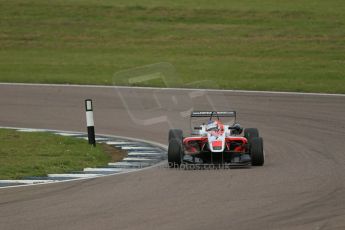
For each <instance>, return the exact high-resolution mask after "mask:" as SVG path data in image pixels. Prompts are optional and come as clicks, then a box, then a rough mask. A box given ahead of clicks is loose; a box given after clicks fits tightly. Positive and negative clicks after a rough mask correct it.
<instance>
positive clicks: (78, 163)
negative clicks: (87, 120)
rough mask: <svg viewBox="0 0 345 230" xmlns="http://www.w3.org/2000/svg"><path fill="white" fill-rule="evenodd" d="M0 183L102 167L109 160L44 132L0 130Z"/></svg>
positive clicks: (96, 150) (73, 140) (70, 140)
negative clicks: (4, 180)
mask: <svg viewBox="0 0 345 230" xmlns="http://www.w3.org/2000/svg"><path fill="white" fill-rule="evenodd" d="M0 146H1V148H0V179H1V180H3V179H21V178H23V177H25V176H46V175H47V174H48V173H64V172H72V171H77V170H82V169H83V168H85V167H96V166H104V165H106V164H107V163H108V162H110V160H111V157H110V155H109V154H106V153H105V151H104V150H103V148H102V147H101V146H96V148H94V147H92V146H90V145H89V144H88V143H87V141H85V140H79V139H76V138H72V137H63V136H60V135H55V134H51V133H46V132H38V133H24V132H17V131H15V130H8V129H0Z"/></svg>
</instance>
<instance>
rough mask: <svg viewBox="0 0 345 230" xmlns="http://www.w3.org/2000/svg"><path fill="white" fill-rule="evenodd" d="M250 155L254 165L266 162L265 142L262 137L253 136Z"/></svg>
mask: <svg viewBox="0 0 345 230" xmlns="http://www.w3.org/2000/svg"><path fill="white" fill-rule="evenodd" d="M250 157H251V160H252V165H253V166H262V165H263V164H264V162H265V156H264V144H263V139H262V138H261V137H253V138H252V139H251V140H250Z"/></svg>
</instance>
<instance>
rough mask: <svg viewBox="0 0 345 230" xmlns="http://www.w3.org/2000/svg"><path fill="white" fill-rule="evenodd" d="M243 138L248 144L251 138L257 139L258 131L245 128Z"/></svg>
mask: <svg viewBox="0 0 345 230" xmlns="http://www.w3.org/2000/svg"><path fill="white" fill-rule="evenodd" d="M244 137H245V138H247V140H248V141H249V142H250V141H251V139H252V138H255V137H259V130H258V129H257V128H246V129H245V130H244Z"/></svg>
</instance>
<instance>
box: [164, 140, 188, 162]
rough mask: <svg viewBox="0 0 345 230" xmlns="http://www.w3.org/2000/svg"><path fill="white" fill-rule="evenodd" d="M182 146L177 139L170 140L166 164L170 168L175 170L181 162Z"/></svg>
mask: <svg viewBox="0 0 345 230" xmlns="http://www.w3.org/2000/svg"><path fill="white" fill-rule="evenodd" d="M183 155H184V154H183V146H182V142H181V141H180V140H179V139H176V138H174V139H171V140H170V141H169V147H168V162H169V167H170V168H176V167H178V166H180V165H181V163H182V161H183Z"/></svg>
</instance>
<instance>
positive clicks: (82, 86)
mask: <svg viewBox="0 0 345 230" xmlns="http://www.w3.org/2000/svg"><path fill="white" fill-rule="evenodd" d="M0 85H8V86H46V87H47V86H48V87H77V88H109V89H142V90H167V91H174V90H177V91H178V90H180V91H207V92H231V93H252V94H281V95H303V96H329V97H345V94H336V93H303V92H287V91H258V90H234V89H195V88H163V87H140V86H112V85H76V84H38V83H6V82H0Z"/></svg>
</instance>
